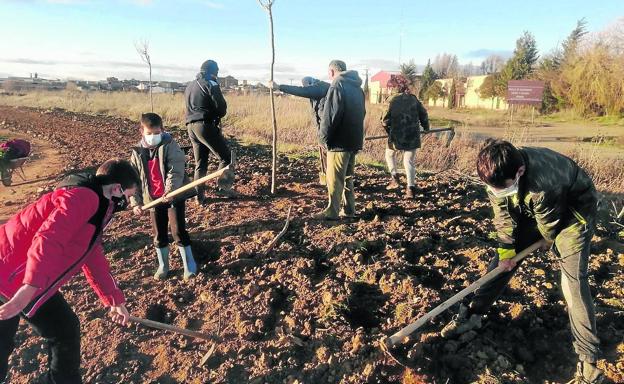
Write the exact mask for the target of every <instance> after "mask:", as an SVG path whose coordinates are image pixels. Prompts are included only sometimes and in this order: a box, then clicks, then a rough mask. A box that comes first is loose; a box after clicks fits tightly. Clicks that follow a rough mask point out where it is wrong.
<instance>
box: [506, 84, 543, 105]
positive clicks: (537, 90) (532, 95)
mask: <svg viewBox="0 0 624 384" xmlns="http://www.w3.org/2000/svg"><path fill="white" fill-rule="evenodd" d="M543 96H544V82H543V81H536V80H509V83H508V84H507V102H508V103H509V104H529V105H539V104H542V97H543Z"/></svg>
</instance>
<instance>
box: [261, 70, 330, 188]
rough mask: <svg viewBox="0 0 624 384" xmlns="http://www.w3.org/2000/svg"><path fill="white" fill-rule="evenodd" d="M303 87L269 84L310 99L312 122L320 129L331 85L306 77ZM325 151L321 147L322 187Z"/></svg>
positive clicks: (274, 87)
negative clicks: (326, 97)
mask: <svg viewBox="0 0 624 384" xmlns="http://www.w3.org/2000/svg"><path fill="white" fill-rule="evenodd" d="M301 84H302V85H303V86H302V87H299V86H296V85H285V84H277V83H275V82H273V83H271V82H269V86H270V87H272V88H273V89H274V90H279V91H281V92H284V93H287V94H289V95H293V96H299V97H305V98H306V99H310V107H312V120H313V121H314V124H315V125H316V128H317V129H319V128H320V126H321V114H322V113H323V104H324V103H325V96H326V95H327V91H328V90H329V83H328V82H326V81H321V80H318V79H315V78H313V77H310V76H306V77H304V78H303V79H301ZM325 156H326V153H325V149H324V148H323V146H321V145H319V159H320V162H321V164H320V169H321V170H320V171H319V182H320V183H321V184H322V185H325V172H326V169H325V168H326V166H325Z"/></svg>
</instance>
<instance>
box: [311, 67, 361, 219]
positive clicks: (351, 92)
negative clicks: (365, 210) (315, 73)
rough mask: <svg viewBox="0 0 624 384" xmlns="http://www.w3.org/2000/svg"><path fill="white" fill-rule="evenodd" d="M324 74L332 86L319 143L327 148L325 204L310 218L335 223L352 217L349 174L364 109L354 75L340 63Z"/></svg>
mask: <svg viewBox="0 0 624 384" xmlns="http://www.w3.org/2000/svg"><path fill="white" fill-rule="evenodd" d="M328 73H329V78H330V79H332V84H331V86H330V87H329V90H328V91H327V95H326V96H325V104H324V106H323V113H322V115H321V123H320V127H319V142H320V144H321V145H322V146H324V147H325V148H327V192H328V195H329V204H328V206H327V208H325V210H324V211H322V212H320V213H318V214H317V215H315V216H314V218H316V219H322V220H337V219H338V218H339V217H340V216H343V217H353V216H354V215H355V194H354V191H353V171H354V169H355V155H356V154H357V152H358V151H359V150H361V149H362V147H363V145H364V116H365V115H366V107H365V105H364V99H365V97H364V91H363V90H362V79H360V77H359V75H358V73H357V71H347V66H346V64H345V63H344V62H343V61H340V60H333V61H332V62H331V63H329V71H328ZM341 203H342V204H341ZM341 205H342V212H339V211H340V208H341Z"/></svg>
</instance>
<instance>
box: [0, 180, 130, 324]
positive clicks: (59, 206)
mask: <svg viewBox="0 0 624 384" xmlns="http://www.w3.org/2000/svg"><path fill="white" fill-rule="evenodd" d="M98 206H99V197H98V195H97V194H96V193H95V192H94V191H93V190H91V189H89V188H86V187H75V188H71V189H58V190H56V191H54V192H50V193H48V194H45V195H44V196H42V197H41V198H40V199H39V200H37V201H36V202H35V203H33V204H31V205H29V206H28V207H26V208H24V209H23V210H22V211H21V212H19V213H17V214H16V215H14V216H13V217H11V219H9V221H8V222H6V223H5V224H3V225H1V226H0V295H1V296H3V297H4V299H10V298H11V297H13V295H14V294H15V292H16V291H17V290H18V289H19V288H20V287H21V286H22V285H24V284H28V285H32V286H34V287H37V288H39V289H38V291H37V293H36V294H35V296H34V298H33V301H32V302H31V303H30V304H29V305H28V306H27V307H26V309H25V310H24V313H25V314H26V315H27V316H28V317H31V316H33V315H34V314H35V312H36V311H37V309H38V308H39V307H40V306H41V305H42V304H43V303H45V301H46V300H48V299H49V298H50V297H51V296H52V295H54V294H55V293H56V292H57V291H58V289H59V288H60V287H61V286H62V285H63V284H64V283H65V282H66V281H68V280H69V279H70V278H72V277H73V276H74V275H76V274H77V273H78V271H79V269H80V268H82V270H83V271H84V274H85V276H86V278H87V281H88V282H89V284H90V285H91V286H92V287H93V289H94V290H95V293H96V294H97V295H98V296H99V298H100V299H101V300H102V302H103V303H104V305H106V306H112V305H120V304H123V303H124V302H125V299H124V295H123V293H122V292H121V290H120V289H119V288H118V287H117V284H116V282H115V280H114V279H113V276H112V275H111V273H110V266H109V264H108V261H107V260H106V257H104V252H103V249H102V240H101V237H99V236H98V238H97V239H96V240H95V242H94V243H93V246H92V247H91V248H90V249H89V244H90V243H91V241H92V238H93V235H94V232H95V231H96V228H95V226H94V225H92V224H89V223H88V222H89V220H90V219H91V217H92V216H93V215H94V214H95V213H96V212H97V211H98Z"/></svg>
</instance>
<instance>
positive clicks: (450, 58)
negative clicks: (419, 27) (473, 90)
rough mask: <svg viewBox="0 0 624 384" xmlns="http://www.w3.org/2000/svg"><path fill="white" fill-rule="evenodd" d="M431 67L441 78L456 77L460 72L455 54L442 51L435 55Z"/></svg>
mask: <svg viewBox="0 0 624 384" xmlns="http://www.w3.org/2000/svg"><path fill="white" fill-rule="evenodd" d="M431 67H432V68H433V70H434V71H435V73H436V74H437V75H438V76H439V77H440V78H442V79H444V78H448V77H456V76H458V75H459V74H460V68H459V60H458V59H457V55H452V54H450V53H446V52H445V53H442V54H438V55H436V58H435V60H434V61H433V63H431Z"/></svg>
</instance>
